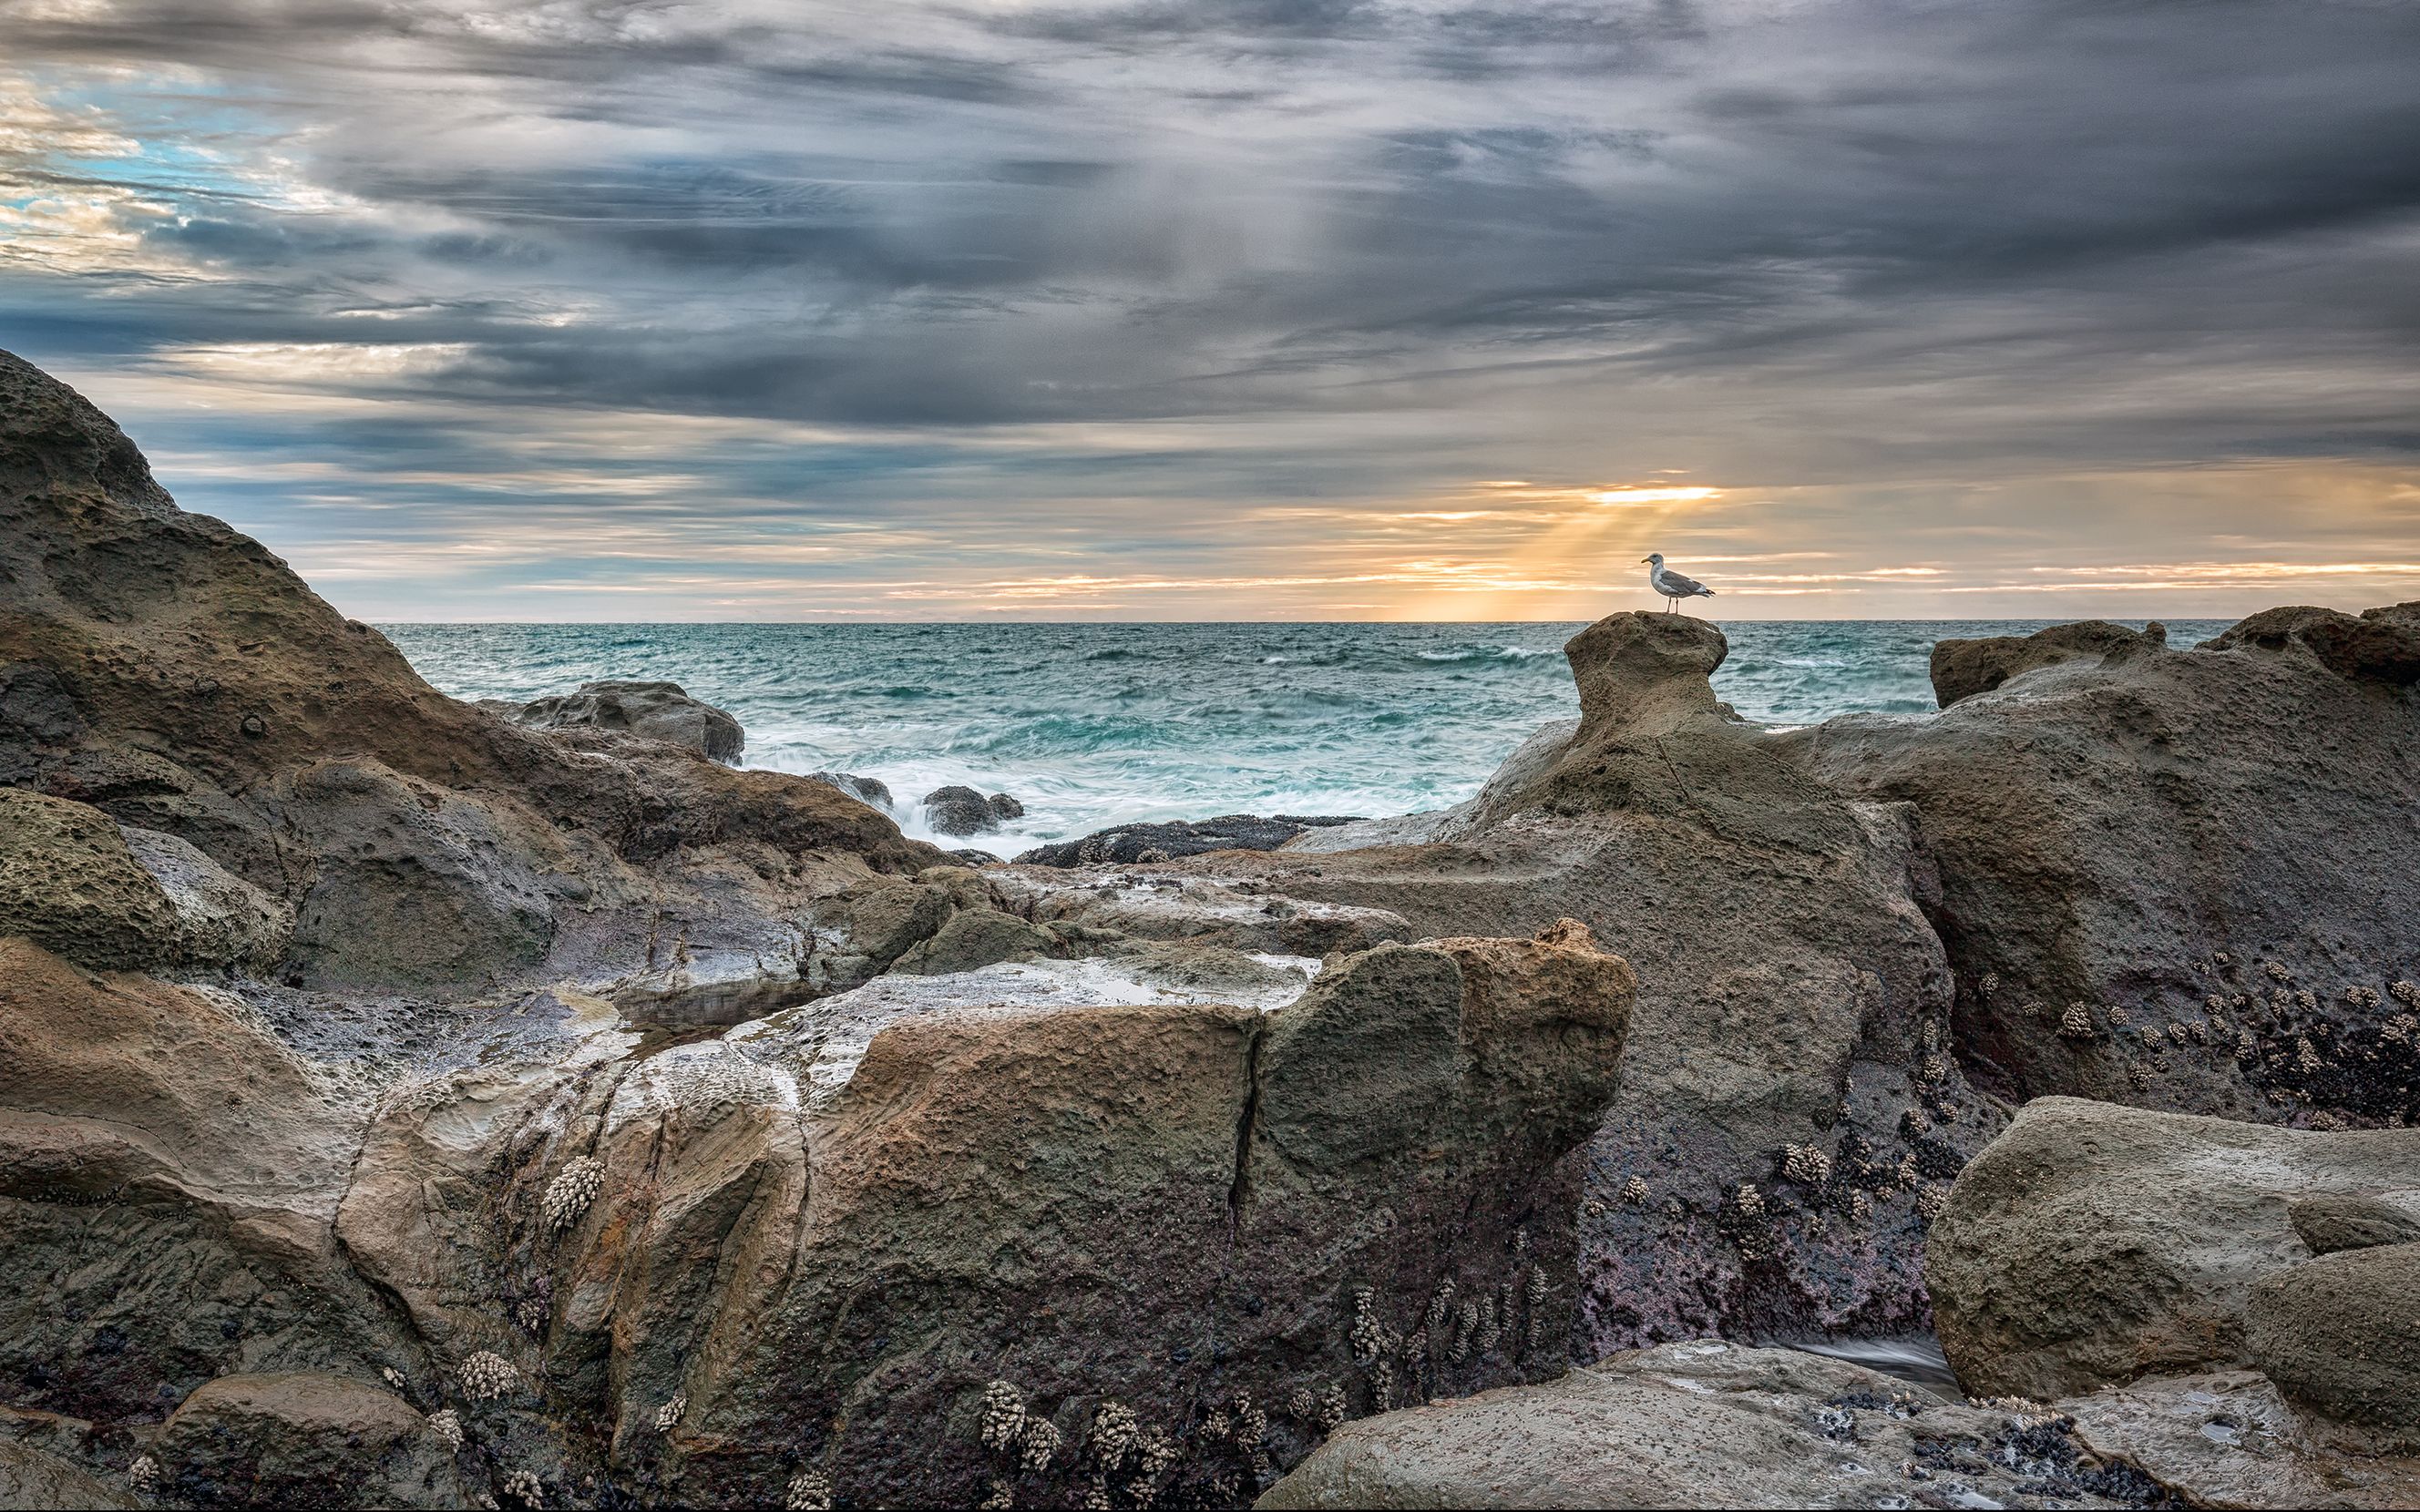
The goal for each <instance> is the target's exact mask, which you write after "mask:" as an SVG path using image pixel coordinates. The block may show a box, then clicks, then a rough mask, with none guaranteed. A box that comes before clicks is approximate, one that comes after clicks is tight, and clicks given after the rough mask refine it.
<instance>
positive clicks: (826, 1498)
mask: <svg viewBox="0 0 2420 1512" xmlns="http://www.w3.org/2000/svg"><path fill="white" fill-rule="evenodd" d="M992 1488H993V1494H994V1495H996V1496H1000V1497H1001V1498H1002V1500H1001V1506H1007V1505H1008V1502H1007V1500H1006V1499H1005V1498H1006V1493H1007V1491H1008V1486H1007V1483H1006V1482H1003V1481H994V1482H993V1483H992ZM831 1504H832V1489H831V1477H830V1476H829V1475H827V1474H825V1473H823V1472H822V1471H820V1470H809V1471H802V1472H800V1473H799V1474H796V1475H793V1476H791V1477H790V1484H789V1486H788V1488H787V1489H784V1490H783V1493H782V1505H783V1509H784V1512H831ZM986 1505H988V1503H986Z"/></svg>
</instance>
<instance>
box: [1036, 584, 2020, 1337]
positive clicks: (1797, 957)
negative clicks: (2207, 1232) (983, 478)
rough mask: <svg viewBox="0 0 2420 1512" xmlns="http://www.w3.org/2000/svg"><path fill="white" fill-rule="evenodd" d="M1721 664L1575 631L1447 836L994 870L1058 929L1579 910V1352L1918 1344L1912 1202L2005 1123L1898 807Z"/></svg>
mask: <svg viewBox="0 0 2420 1512" xmlns="http://www.w3.org/2000/svg"><path fill="white" fill-rule="evenodd" d="M1725 650H1726V647H1725V643H1724V641H1723V638H1722V635H1721V632H1720V631H1718V630H1717V629H1715V628H1714V626H1713V625H1709V624H1707V623H1706V622H1704V621H1702V620H1695V619H1688V618H1685V617H1680V616H1670V615H1659V614H1618V615H1614V616H1612V617H1610V618H1608V619H1606V620H1605V621H1603V622H1600V623H1599V624H1598V625H1592V626H1590V628H1588V629H1587V630H1585V631H1583V632H1582V633H1581V634H1580V635H1579V636H1577V637H1575V639H1574V640H1573V641H1572V642H1571V644H1570V645H1569V646H1568V647H1567V648H1566V653H1567V655H1568V656H1569V657H1570V659H1571V662H1572V668H1573V675H1574V678H1575V682H1576V683H1577V684H1578V687H1579V688H1580V690H1581V717H1580V719H1579V720H1578V721H1577V722H1576V723H1575V724H1571V725H1566V726H1559V727H1553V728H1550V729H1549V730H1547V731H1544V732H1542V733H1540V735H1539V736H1538V737H1537V738H1536V739H1534V740H1532V741H1531V742H1530V743H1529V744H1528V745H1526V746H1524V747H1523V748H1522V749H1521V750H1520V751H1518V752H1516V753H1515V755H1514V756H1513V757H1512V760H1510V761H1508V762H1507V763H1506V764H1505V765H1504V768H1503V769H1502V770H1501V771H1499V772H1498V773H1497V776H1496V778H1495V779H1492V780H1491V781H1490V782H1489V783H1488V785H1487V787H1486V789H1485V790H1484V791H1482V792H1481V794H1480V795H1478V797H1476V798H1475V799H1473V800H1472V801H1471V802H1470V803H1468V804H1466V805H1464V806H1462V808H1460V809H1459V810H1454V811H1453V812H1452V813H1450V814H1448V815H1441V816H1430V817H1429V818H1427V819H1426V820H1424V821H1421V822H1419V823H1418V824H1411V823H1404V822H1387V821H1380V822H1377V823H1376V824H1374V825H1345V826H1340V827H1338V828H1334V829H1326V830H1320V831H1314V832H1313V833H1312V834H1311V835H1309V836H1306V837H1304V838H1303V839H1301V840H1297V841H1295V842H1294V843H1293V844H1292V845H1290V846H1289V847H1288V848H1287V849H1285V850H1281V851H1278V852H1275V853H1271V854H1267V855H1245V854H1236V853H1229V854H1225V855H1220V856H1202V857H1197V858H1194V859H1192V860H1187V861H1180V862H1176V863H1173V864H1171V865H1167V866H1154V867H1147V868H1128V869H1120V870H1118V871H1114V872H1111V871H1106V870H1104V869H1099V868H1094V869H1089V870H1079V871H1076V872H1039V871H1038V870H1036V871H1029V872H1024V874H1023V875H1022V876H1015V875H1003V874H1000V873H990V875H992V876H993V877H994V880H995V882H996V884H997V885H998V886H1000V887H1001V888H1002V889H1003V890H1005V891H1008V892H1011V893H1013V894H1014V893H1017V892H1020V891H1022V890H1024V889H1026V888H1036V889H1044V890H1046V891H1047V895H1048V897H1049V898H1050V899H1051V900H1056V902H1045V903H1039V904H1037V905H1036V906H1037V908H1038V909H1039V910H1040V911H1042V912H1049V911H1055V910H1057V909H1062V908H1063V909H1064V910H1066V912H1067V913H1068V915H1069V916H1070V917H1072V918H1093V917H1095V915H1094V909H1098V908H1103V907H1108V906H1111V904H1110V903H1109V901H1108V900H1104V901H1103V902H1102V903H1094V904H1090V905H1087V904H1085V903H1083V902H1082V900H1083V899H1084V898H1085V897H1086V896H1087V892H1086V889H1087V887H1090V886H1096V885H1108V886H1110V887H1115V888H1116V890H1115V891H1114V893H1113V897H1114V898H1115V899H1117V900H1121V901H1122V900H1125V899H1128V898H1132V897H1135V896H1137V895H1138V894H1140V893H1144V892H1145V889H1146V888H1150V889H1152V890H1155V891H1156V890H1159V889H1167V890H1170V891H1173V892H1175V893H1177V894H1179V895H1183V894H1185V893H1188V892H1189V893H1194V894H1198V895H1199V897H1200V899H1201V900H1202V902H1204V903H1206V902H1207V901H1208V900H1209V899H1210V898H1212V897H1213V896H1217V897H1222V898H1230V899H1238V895H1239V894H1240V898H1239V899H1238V901H1239V902H1240V901H1243V900H1249V899H1250V898H1252V897H1253V896H1255V895H1258V896H1259V897H1261V898H1263V899H1264V900H1265V901H1264V902H1263V903H1261V904H1260V907H1261V908H1263V909H1264V910H1266V912H1267V917H1268V918H1271V919H1272V920H1289V919H1291V918H1294V917H1295V916H1296V915H1297V914H1298V913H1299V912H1300V911H1301V910H1303V909H1305V908H1306V907H1308V906H1309V905H1310V903H1311V902H1312V901H1318V902H1322V903H1327V904H1330V905H1344V906H1349V907H1354V908H1359V909H1364V910H1370V911H1373V912H1376V913H1382V914H1385V915H1388V916H1391V917H1394V918H1401V919H1402V920H1404V923H1405V926H1406V930H1407V934H1408V936H1410V937H1418V936H1419V935H1423V934H1435V933H1463V932H1468V933H1488V934H1520V933H1529V932H1531V931H1534V930H1537V929H1540V928H1543V927H1544V926H1546V925H1548V924H1550V923H1552V922H1553V921H1554V920H1555V919H1556V918H1561V917H1564V916H1567V915H1568V916H1569V917H1572V918H1578V919H1581V920H1582V921H1584V922H1585V923H1586V924H1587V925H1588V926H1589V928H1590V930H1592V931H1593V932H1594V933H1595V934H1596V936H1597V937H1598V938H1599V939H1601V940H1604V941H1606V943H1607V946H1608V948H1610V949H1617V950H1618V951H1619V952H1620V953H1621V955H1622V956H1623V957H1624V958H1625V959H1627V960H1628V961H1630V962H1631V963H1632V964H1633V965H1634V966H1635V967H1636V968H1637V971H1638V979H1639V997H1638V1011H1637V1027H1636V1032H1635V1033H1634V1035H1633V1036H1632V1040H1631V1048H1630V1050H1629V1052H1628V1053H1627V1057H1626V1061H1625V1065H1624V1067H1623V1075H1622V1088H1621V1093H1620V1095H1619V1096H1618V1098H1617V1099H1616V1101H1615V1103H1614V1105H1613V1107H1612V1109H1611V1111H1610V1113H1609V1114H1608V1116H1607V1119H1606V1122H1605V1124H1604V1126H1603V1127H1602V1128H1601V1129H1600V1131H1599V1132H1598V1134H1597V1135H1596V1136H1595V1138H1594V1139H1593V1140H1591V1141H1590V1145H1589V1147H1588V1149H1587V1150H1586V1152H1585V1154H1584V1155H1583V1156H1581V1157H1579V1164H1578V1168H1577V1169H1576V1170H1575V1180H1580V1181H1581V1182H1582V1184H1583V1186H1584V1194H1585V1195H1584V1197H1583V1202H1582V1210H1581V1211H1582V1218H1581V1230H1582V1241H1581V1244H1582V1247H1581V1262H1580V1263H1581V1273H1582V1278H1583V1283H1584V1286H1585V1296H1584V1298H1583V1299H1582V1314H1581V1327H1580V1331H1579V1333H1578V1334H1577V1335H1575V1352H1577V1353H1578V1354H1579V1355H1580V1357H1582V1358H1594V1357H1597V1356H1599V1355H1601V1354H1602V1353H1604V1352H1606V1350H1618V1349H1622V1348H1628V1347H1631V1346H1635V1345H1637V1344H1640V1343H1645V1342H1650V1341H1652V1340H1655V1339H1668V1338H1675V1337H1689V1336H1694V1335H1699V1334H1702V1333H1706V1332H1711V1331H1714V1330H1717V1329H1726V1328H1728V1329H1737V1330H1749V1331H1756V1330H1772V1331H1774V1332H1787V1333H1796V1334H1804V1333H1806V1332H1808V1331H1841V1332H1851V1331H1862V1332H1869V1333H1887V1332H1892V1331H1897V1330H1904V1329H1911V1328H1920V1327H1921V1326H1923V1323H1924V1320H1925V1317H1926V1313H1925V1304H1924V1297H1923V1292H1922V1288H1921V1284H1920V1280H1919V1277H1918V1274H1917V1268H1918V1264H1919V1260H1920V1256H1921V1237H1922V1232H1923V1222H1924V1218H1923V1214H1922V1211H1919V1210H1920V1209H1924V1208H1929V1207H1930V1206H1931V1204H1932V1203H1935V1202H1937V1201H1938V1200H1939V1199H1940V1197H1941V1196H1942V1195H1943V1194H1945V1193H1946V1189H1947V1181H1948V1180H1949V1179H1950V1178H1951V1177H1952V1176H1954V1175H1955V1174H1956V1173H1957V1171H1958V1170H1959V1168H1960V1167H1961V1165H1963V1163H1964V1161H1965V1159H1966V1157H1967V1156H1968V1155H1969V1154H1970V1153H1971V1152H1972V1151H1973V1150H1974V1149H1977V1148H1978V1147H1979V1146H1980V1144H1981V1143H1982V1141H1983V1140H1984V1139H1986V1138H1988V1137H1989V1136H1990V1134H1992V1132H1993V1130H1994V1129H1996V1128H1997V1127H1998V1124H1999V1121H2000V1119H2001V1117H2002V1115H2001V1114H2000V1113H1999V1112H1998V1111H1997V1110H1996V1109H1995V1108H1993V1106H1992V1105H1991V1104H1990V1103H1987V1102H1985V1101H1983V1100H1980V1099H1978V1098H1976V1097H1975V1096H1974V1095H1973V1094H1972V1093H1971V1092H1970V1091H1968V1089H1967V1088H1966V1087H1965V1084H1964V1081H1963V1078H1962V1075H1961V1073H1960V1071H1959V1069H1958V1066H1957V1064H1956V1061H1955V1059H1954V1058H1953V1057H1952V1055H1951V1053H1950V1040H1949V1035H1948V1032H1947V1031H1948V1017H1947V1014H1948V1008H1949V1002H1950V992H1949V988H1950V979H1949V973H1948V971H1947V963H1946V962H1945V961H1944V959H1943V956H1942V952H1941V947H1940V942H1939V941H1938V939H1937V938H1936V937H1935V936H1934V934H1933V932H1932V930H1931V925H1930V924H1929V922H1928V921H1927V919H1926V918H1925V915H1924V913H1923V911H1922V908H1921V906H1920V902H1921V900H1923V899H1924V898H1925V897H1926V896H1927V895H1928V892H1929V889H1930V887H1931V878H1930V874H1929V872H1928V871H1927V869H1926V868H1925V866H1924V864H1923V861H1922V858H1921V856H1919V855H1918V854H1917V852H1916V846H1915V840H1914V835H1913V829H1912V825H1910V823H1909V822H1908V817H1907V815H1906V812H1905V810H1904V809H1903V808H1902V807H1900V806H1897V805H1890V804H1878V803H1872V802H1867V801H1862V800H1859V799H1855V798H1851V797H1847V796H1843V795H1840V794H1839V793H1838V792H1836V791H1834V790H1833V789H1831V788H1829V787H1827V786H1825V785H1824V784H1823V783H1822V782H1820V781H1818V780H1816V779H1812V778H1810V777H1808V776H1807V774H1806V773H1805V772H1804V771H1803V770H1801V769H1800V768H1799V767H1798V766H1796V765H1795V764H1793V763H1792V761H1791V760H1790V759H1789V758H1788V752H1789V750H1790V748H1789V747H1788V746H1787V744H1786V743H1785V742H1784V741H1783V740H1781V739H1779V738H1777V737H1775V736H1773V735H1770V734H1767V733H1764V732H1762V731H1761V730H1759V729H1757V728H1756V727H1753V726H1750V725H1747V724H1745V723H1742V722H1740V721H1739V720H1737V719H1735V718H1733V717H1730V714H1729V712H1728V711H1727V710H1725V709H1724V708H1723V707H1722V706H1721V705H1720V703H1719V702H1718V701H1717V700H1716V699H1715V698H1714V691H1713V688H1712V687H1711V685H1710V684H1709V682H1708V677H1709V676H1710V674H1711V673H1712V672H1713V671H1714V669H1715V668H1716V667H1718V666H1719V665H1720V664H1721V662H1722V659H1723V656H1724V654H1725ZM1373 831H1374V833H1373ZM1356 840H1358V841H1362V844H1361V845H1360V846H1359V848H1337V849H1331V848H1330V847H1345V846H1351V845H1352V844H1353V842H1354V841H1356ZM1311 841H1316V842H1317V848H1316V849H1315V850H1314V849H1309V848H1307V844H1308V842H1311ZM1374 841H1393V843H1373V842H1374ZM1046 878H1047V879H1049V880H1045V879H1046ZM1121 881H1124V882H1127V883H1130V884H1139V885H1138V886H1128V887H1118V886H1117V885H1118V884H1119V883H1120V882H1121ZM1155 884H1156V887H1155V886H1154V885H1155ZM1199 906H1200V904H1199V903H1197V904H1196V907H1197V908H1198V907H1199ZM1037 917H1039V914H1037Z"/></svg>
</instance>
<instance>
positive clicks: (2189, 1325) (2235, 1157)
mask: <svg viewBox="0 0 2420 1512" xmlns="http://www.w3.org/2000/svg"><path fill="white" fill-rule="evenodd" d="M2414 1171H2420V1129H2382V1130H2372V1131H2363V1132H2347V1133H2338V1134H2312V1133H2306V1132H2301V1131H2296V1130H2290V1129H2273V1128H2265V1127H2262V1126H2260V1125H2257V1124H2248V1123H2240V1122H2235V1121H2231V1120H2227V1119H2210V1118H2196V1117H2193V1116H2190V1115H2184V1114H2172V1113H2150V1112H2145V1111H2143V1110H2141V1109H2136V1108H2127V1107H2119V1106H2116V1105H2113V1104H2110V1103H2088V1102H2085V1101H2082V1100H2080V1099H2075V1098H2064V1097H2052V1098H2040V1099H2037V1100H2035V1101H2034V1102H2032V1103H2027V1104H2025V1106H2024V1108H2022V1109H2021V1110H2019V1112H2018V1114H2017V1117H2016V1119H2015V1121H2014V1122H2012V1123H2011V1124H2010V1125H2009V1129H2008V1132H2007V1133H2006V1134H2002V1135H2001V1136H2000V1137H1999V1138H1998V1139H1997V1140H1995V1141H1993V1143H1992V1145H1991V1146H1990V1147H1989V1148H1988V1149H1985V1150H1984V1151H1983V1152H1982V1154H1981V1155H1979V1156H1978V1157H1977V1158H1976V1160H1975V1161H1974V1162H1973V1163H1972V1164H1971V1165H1968V1166H1967V1167H1966V1169H1965V1171H1964V1172H1963V1173H1962V1175H1961V1176H1960V1177H1959V1178H1958V1181H1957V1184H1956V1185H1955V1186H1954V1187H1953V1188H1952V1189H1951V1191H1950V1195H1949V1205H1948V1208H1947V1211H1945V1212H1944V1213H1943V1215H1942V1216H1941V1218H1940V1219H1939V1220H1938V1221H1937V1222H1936V1223H1935V1224H1934V1225H1933V1227H1932V1232H1931V1241H1930V1243H1929V1245H1928V1250H1927V1257H1926V1260H1925V1281H1926V1283H1927V1285H1928V1286H1929V1287H1930V1288H1931V1295H1932V1304H1933V1317H1934V1320H1935V1323H1936V1324H1937V1326H1938V1328H1939V1330H1940V1335H1941V1343H1942V1348H1943V1349H1944V1350H1946V1351H1947V1354H1948V1356H1949V1361H1950V1364H1951V1365H1954V1366H1956V1368H1957V1371H1958V1379H1959V1381H1961V1382H1962V1383H1963V1384H1964V1385H1965V1387H1966V1389H1967V1390H1969V1391H1970V1392H1975V1393H1978V1394H1979V1395H1990V1396H2000V1395H2009V1396H2031V1397H2034V1398H2036V1399H2038V1400H2050V1399H2052V1398H2054V1397H2058V1396H2071V1395H2074V1394H2076V1393H2079V1392H2083V1391H2087V1390H2090V1389H2092V1388H2094V1387H2096V1386H2101V1385H2104V1384H2114V1383H2121V1382H2124V1381H2130V1380H2132V1379H2133V1378H2134V1377H2136V1376H2139V1375H2145V1374H2152V1373H2170V1374H2174V1373H2181V1372H2187V1371H2195V1370H2207V1369H2224V1368H2230V1367H2237V1366H2241V1365H2246V1364H2248V1363H2252V1361H2253V1356H2252V1353H2251V1351H2250V1350H2248V1348H2247V1346H2246V1343H2245V1337H2244V1315H2245V1308H2246V1305H2247V1303H2248V1301H2249V1299H2250V1297H2251V1295H2252V1292H2253V1288H2255V1287H2257V1286H2258V1285H2260V1284H2261V1283H2262V1282H2263V1281H2264V1280H2265V1279H2266V1278H2268V1277H2270V1276H2272V1275H2273V1274H2275V1273H2278V1272H2280V1271H2284V1270H2286V1268H2287V1267H2288V1266H2294V1267H2295V1268H2296V1269H2295V1272H2293V1273H2301V1272H2302V1271H2304V1270H2306V1269H2307V1267H2304V1266H2301V1265H2299V1264H2298V1263H2297V1262H2301V1261H2304V1260H2307V1259H2308V1258H2309V1256H2310V1251H2309V1250H2308V1249H2307V1248H2306V1247H2305V1246H2304V1242H2303V1241H2302V1239H2301V1238H2300V1237H2299V1236H2298V1234H2297V1233H2296V1226H2295V1224H2294V1222H2293V1219H2292V1216H2291V1206H2292V1204H2294V1203H2295V1202H2297V1201H2299V1200H2303V1199H2305V1198H2308V1197H2312V1196H2369V1197H2381V1198H2395V1199H2397V1200H2398V1201H2399V1202H2401V1203H2410V1202H2412V1196H2411V1194H2412V1188H2413V1180H2412V1173H2413V1172H2414ZM2393 1248H2394V1249H2395V1250H2396V1251H2403V1250H2404V1249H2405V1246H2400V1245H2397V1246H2394V1247H2393ZM2365 1253H2371V1252H2368V1251H2354V1252H2352V1254H2354V1255H2359V1254H2365ZM2378 1253H2386V1252H2384V1251H2381V1252H2378ZM2348 1258H2349V1257H2348ZM2330 1259H2331V1261H2333V1260H2334V1259H2335V1257H2330ZM2313 1263H2314V1264H2316V1263H2318V1262H2313Z"/></svg>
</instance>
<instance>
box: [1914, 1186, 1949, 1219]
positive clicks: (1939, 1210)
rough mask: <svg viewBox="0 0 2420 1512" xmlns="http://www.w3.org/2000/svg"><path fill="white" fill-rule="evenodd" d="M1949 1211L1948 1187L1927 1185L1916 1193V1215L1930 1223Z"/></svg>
mask: <svg viewBox="0 0 2420 1512" xmlns="http://www.w3.org/2000/svg"><path fill="white" fill-rule="evenodd" d="M1947 1211H1949V1189H1948V1188H1947V1187H1946V1186H1928V1187H1926V1188H1925V1189H1924V1190H1923V1191H1921V1192H1918V1193H1917V1194H1916V1216H1917V1217H1919V1218H1921V1219H1923V1220H1924V1221H1925V1222H1926V1223H1931V1222H1932V1221H1933V1220H1934V1219H1936V1218H1938V1217H1940V1216H1941V1215H1942V1214H1943V1213H1945V1212H1947Z"/></svg>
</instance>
